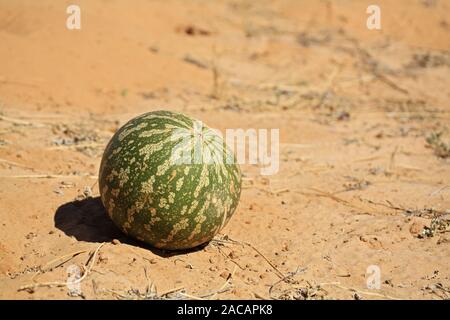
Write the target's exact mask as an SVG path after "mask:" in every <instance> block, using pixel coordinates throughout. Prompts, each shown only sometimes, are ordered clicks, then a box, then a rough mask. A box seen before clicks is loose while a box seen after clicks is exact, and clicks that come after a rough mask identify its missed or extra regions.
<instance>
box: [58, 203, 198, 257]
mask: <svg viewBox="0 0 450 320" xmlns="http://www.w3.org/2000/svg"><path fill="white" fill-rule="evenodd" d="M54 223H55V227H56V228H57V229H59V230H61V231H62V232H64V233H65V234H66V235H67V236H69V237H74V238H75V239H77V240H78V241H86V242H97V243H100V242H111V241H113V240H114V239H118V240H120V242H122V243H124V244H128V245H132V246H137V247H141V248H144V249H147V250H150V251H151V252H152V253H154V254H156V255H158V256H161V257H170V256H174V255H180V254H185V253H189V252H193V251H198V250H202V249H203V248H204V245H203V246H199V247H197V248H193V249H190V250H179V251H167V250H161V249H156V248H153V247H151V246H150V245H147V244H145V243H143V242H140V241H136V240H133V239H131V238H129V237H127V236H126V235H125V234H124V233H122V231H120V230H119V228H117V227H116V225H115V224H114V223H113V222H112V220H111V219H110V218H109V216H108V214H107V212H106V209H105V207H104V206H103V204H102V201H101V199H100V197H94V198H87V199H83V200H75V201H71V202H67V203H65V204H63V205H61V206H60V207H59V208H58V209H57V210H56V212H55V217H54Z"/></svg>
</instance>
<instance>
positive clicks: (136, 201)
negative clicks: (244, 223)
mask: <svg viewBox="0 0 450 320" xmlns="http://www.w3.org/2000/svg"><path fill="white" fill-rule="evenodd" d="M99 188H100V195H101V200H102V203H103V205H104V207H105V208H106V211H107V213H108V215H109V217H110V218H111V219H112V221H113V222H114V223H115V224H116V225H117V226H118V227H119V228H120V229H121V230H122V231H123V232H124V233H125V234H127V235H129V236H130V237H132V238H135V239H137V240H140V241H143V242H146V243H148V244H150V245H152V246H154V247H156V248H161V249H168V250H178V249H188V248H193V247H196V246H198V245H201V244H203V243H206V242H208V241H209V240H211V239H212V238H213V237H214V236H215V235H216V234H217V233H218V232H219V231H220V230H221V229H222V228H223V227H224V226H225V225H226V224H227V222H228V221H229V220H230V218H231V216H232V215H233V213H234V211H235V209H236V207H237V205H238V202H239V198H240V193H241V172H240V168H239V165H238V164H237V162H236V158H235V156H234V154H233V152H232V151H231V150H230V149H229V148H228V147H227V146H226V144H225V143H224V141H223V139H222V137H221V135H220V134H219V133H218V132H216V131H215V130H212V129H210V128H208V127H206V126H204V125H203V124H202V123H201V122H199V121H198V120H194V119H193V118H191V117H188V116H186V115H183V114H181V113H176V112H171V111H154V112H149V113H145V114H143V115H141V116H138V117H136V118H134V119H132V120H130V121H129V122H128V123H126V124H125V125H124V126H123V127H121V128H120V129H119V130H118V131H117V132H116V133H115V134H114V136H113V137H112V138H111V140H110V142H109V143H108V145H107V147H106V149H105V152H104V154H103V157H102V161H101V165H100V173H99Z"/></svg>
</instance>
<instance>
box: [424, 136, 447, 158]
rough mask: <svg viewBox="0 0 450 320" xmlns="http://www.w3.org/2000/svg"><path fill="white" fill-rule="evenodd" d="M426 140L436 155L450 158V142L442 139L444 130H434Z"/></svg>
mask: <svg viewBox="0 0 450 320" xmlns="http://www.w3.org/2000/svg"><path fill="white" fill-rule="evenodd" d="M426 141H427V146H428V147H429V148H432V149H433V151H434V153H435V155H436V156H438V157H439V158H442V159H449V158H450V143H449V142H444V141H442V132H438V133H436V132H433V133H432V134H430V135H429V136H428V137H427V138H426Z"/></svg>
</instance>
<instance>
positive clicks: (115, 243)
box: [111, 239, 120, 245]
mask: <svg viewBox="0 0 450 320" xmlns="http://www.w3.org/2000/svg"><path fill="white" fill-rule="evenodd" d="M111 242H112V244H113V245H118V244H120V240H118V239H113V241H111Z"/></svg>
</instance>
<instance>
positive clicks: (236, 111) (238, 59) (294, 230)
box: [0, 0, 450, 299]
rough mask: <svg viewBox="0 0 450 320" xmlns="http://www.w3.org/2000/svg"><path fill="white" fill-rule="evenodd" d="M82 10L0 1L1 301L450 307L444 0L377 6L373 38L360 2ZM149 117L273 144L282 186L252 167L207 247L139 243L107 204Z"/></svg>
mask: <svg viewBox="0 0 450 320" xmlns="http://www.w3.org/2000/svg"><path fill="white" fill-rule="evenodd" d="M72 2H74V1H70V2H69V1H58V2H56V1H50V0H42V1H33V2H32V1H8V0H1V1H0V217H1V221H0V298H3V299H6V298H13V299H82V298H86V299H116V298H117V299H126V298H136V299H142V298H149V297H157V298H158V297H159V298H164V299H169V298H189V297H191V298H192V297H200V298H205V299H210V298H217V299H233V298H249V299H261V298H281V299H305V298H308V299H321V298H324V299H391V298H403V299H442V298H449V297H450V268H449V265H450V247H449V240H450V236H449V233H448V232H449V225H450V222H449V218H448V214H449V209H450V186H449V184H450V167H449V165H450V160H449V159H450V144H449V145H446V143H450V132H449V127H448V124H449V119H450V117H449V112H450V103H449V98H450V72H449V71H450V53H449V49H450V18H449V12H450V1H444V0H441V1H438V0H435V1H431V0H429V1H425V0H422V1H418V0H399V1H381V0H380V1H377V2H378V3H379V5H380V7H381V9H382V30H381V31H369V30H368V29H367V28H366V27H365V24H366V18H367V16H368V15H367V14H366V8H367V6H368V5H369V4H371V2H367V1H349V0H341V1H316V0H310V1H306V0H305V1H295V0H281V1H267V0H259V1H237V0H235V1H222V0H219V1H200V0H198V1H185V0H164V1H143V0H136V1H133V2H132V3H133V4H131V2H130V1H124V0H123V1H122V0H115V1H92V0H90V1H75V2H76V3H78V4H79V5H80V7H81V19H82V29H81V30H78V31H77V30H75V31H69V30H67V29H66V27H65V22H66V18H67V14H66V7H67V6H68V5H69V4H70V3H72ZM157 109H170V110H177V111H182V112H185V113H187V114H190V115H192V116H194V117H196V118H198V119H201V120H203V121H204V122H205V123H207V124H208V125H209V126H211V127H214V128H219V129H222V130H224V129H226V128H244V129H247V128H279V129H280V141H281V146H280V148H281V159H280V171H279V172H278V174H276V175H272V176H261V175H260V170H259V168H258V166H250V165H245V166H243V168H242V169H243V172H244V175H245V177H244V190H243V194H242V197H241V202H240V204H239V207H238V210H237V212H236V213H235V216H234V217H233V219H232V220H231V221H230V223H229V224H228V225H227V227H226V228H225V229H224V230H223V231H222V232H221V234H220V235H219V236H218V237H217V240H216V241H213V242H211V243H209V244H208V245H207V246H205V247H202V248H199V249H198V250H195V251H190V252H181V253H170V252H162V251H158V250H154V249H152V248H149V247H146V246H144V245H142V244H140V243H137V242H134V241H132V240H130V239H127V238H126V237H124V236H123V235H122V234H121V233H120V232H119V231H118V230H117V229H116V228H115V227H114V226H113V225H112V223H111V222H110V221H109V220H108V217H107V216H106V215H105V212H104V209H103V208H102V206H101V204H100V202H99V198H98V190H97V188H98V187H97V184H96V175H97V172H98V167H99V162H100V158H101V154H102V151H103V148H104V147H105V145H106V143H107V142H108V140H109V138H110V137H111V136H112V134H113V133H114V131H115V130H117V128H118V127H119V126H120V125H122V124H123V123H124V122H125V121H127V120H128V119H130V118H131V117H133V116H135V115H138V114H140V113H143V112H146V111H151V110H157ZM440 132H441V133H442V134H441V136H439V137H438V136H436V135H435V136H434V137H433V134H438V133H440ZM103 242H105V244H104V245H103V246H102V247H101V248H99V245H100V244H101V243H103ZM98 248H99V250H98V251H97V254H96V255H95V256H94V252H95V250H96V249H98ZM85 265H87V267H86V271H85V272H84V273H86V275H85V277H83V279H82V281H81V283H80V287H81V292H78V293H77V292H72V293H70V292H69V291H68V288H66V286H64V282H65V281H66V280H67V277H68V273H67V272H68V270H71V269H70V268H73V266H78V267H79V268H81V273H82V274H83V269H82V267H83V266H85ZM370 265H376V266H378V267H379V268H380V272H381V288H380V289H378V290H372V289H368V288H367V285H366V281H367V280H368V275H367V274H366V273H367V268H368V267H369V266H370ZM49 282H51V283H53V285H50V284H49ZM32 284H34V285H32ZM30 285H31V286H30Z"/></svg>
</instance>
